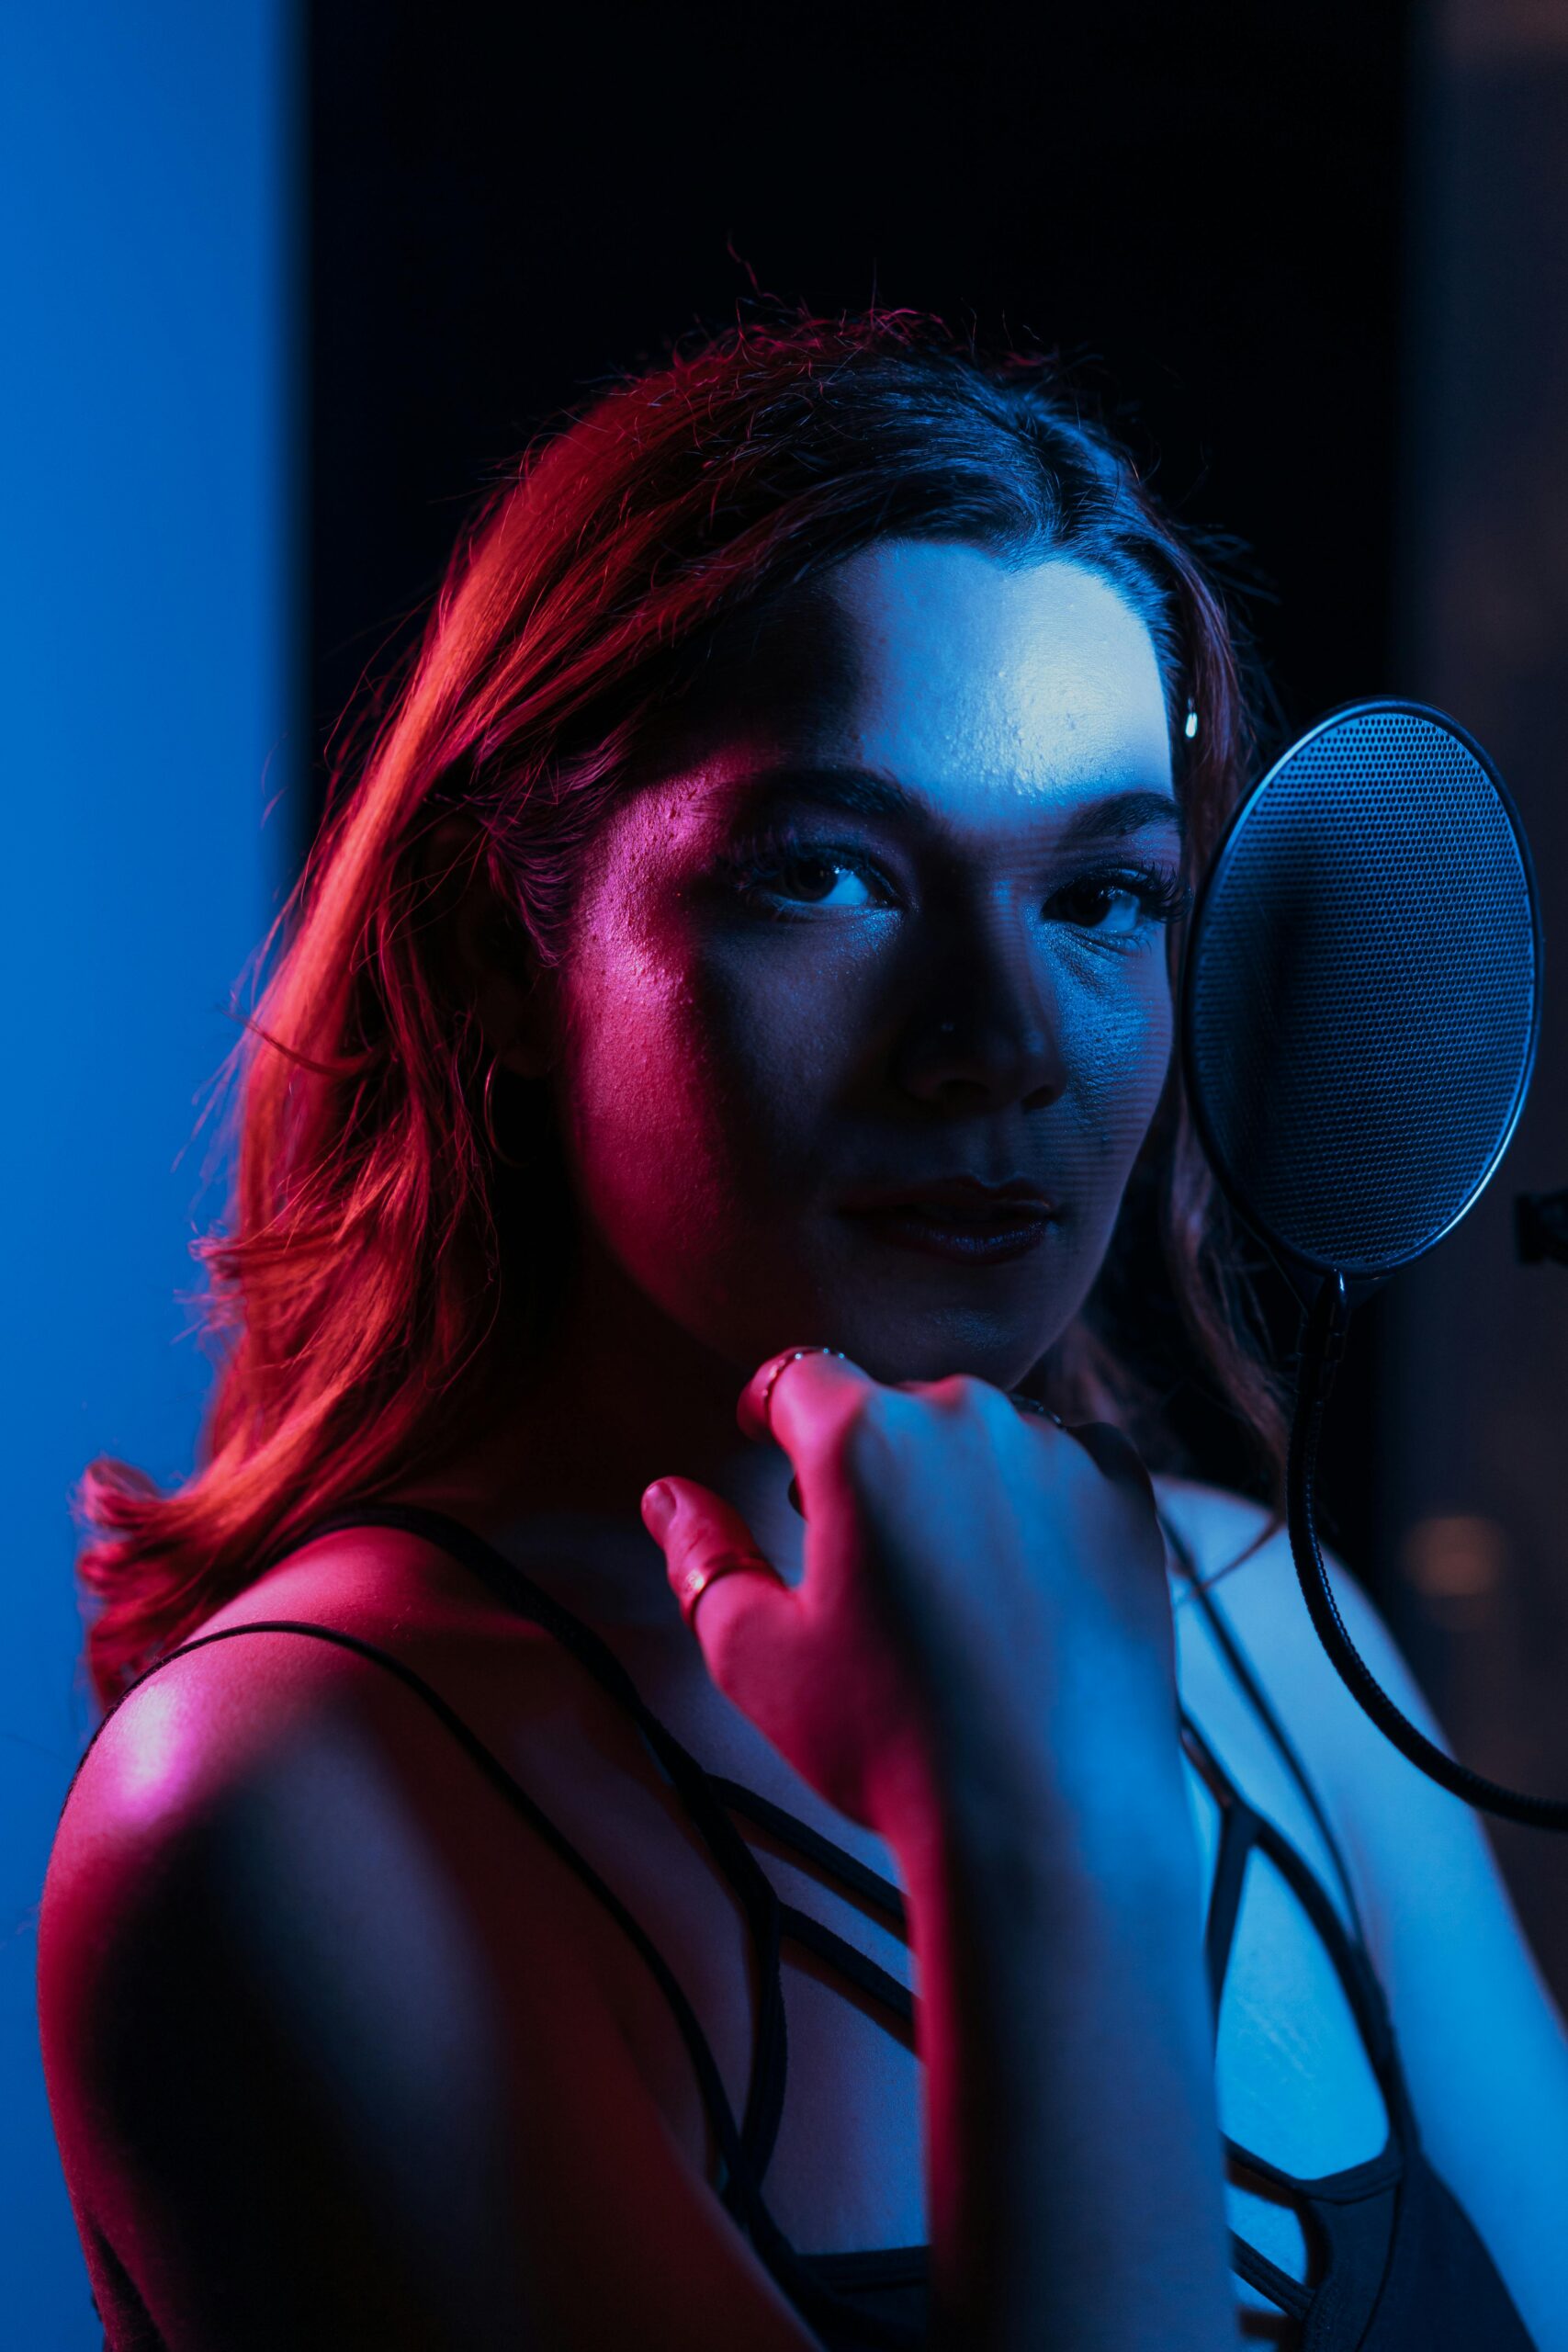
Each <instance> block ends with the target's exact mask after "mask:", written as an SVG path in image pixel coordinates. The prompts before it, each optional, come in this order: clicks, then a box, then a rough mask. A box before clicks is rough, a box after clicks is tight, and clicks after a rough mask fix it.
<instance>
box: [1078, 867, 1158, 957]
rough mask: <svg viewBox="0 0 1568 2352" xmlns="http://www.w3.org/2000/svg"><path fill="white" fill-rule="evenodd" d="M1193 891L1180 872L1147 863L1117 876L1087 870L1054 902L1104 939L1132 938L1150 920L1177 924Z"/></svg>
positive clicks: (1088, 929)
mask: <svg viewBox="0 0 1568 2352" xmlns="http://www.w3.org/2000/svg"><path fill="white" fill-rule="evenodd" d="M1189 897H1190V893H1189V892H1188V891H1187V890H1185V889H1184V888H1182V886H1181V882H1180V878H1179V876H1177V875H1175V874H1172V873H1169V872H1168V871H1167V870H1165V869H1164V868H1163V867H1158V866H1145V867H1139V868H1137V869H1135V870H1133V871H1128V872H1122V873H1115V874H1086V875H1083V876H1080V877H1079V878H1078V880H1077V881H1076V882H1069V883H1068V884H1066V887H1065V888H1062V889H1060V890H1058V891H1057V892H1056V894H1055V897H1054V898H1053V899H1052V900H1051V908H1052V910H1054V911H1055V912H1057V913H1059V914H1060V915H1062V916H1063V917H1064V918H1065V919H1066V922H1070V923H1072V924H1073V925H1074V926H1075V927H1076V928H1077V929H1078V930H1080V931H1088V932H1092V933H1094V934H1095V935H1096V937H1098V938H1100V939H1108V940H1109V939H1132V938H1134V937H1135V936H1136V935H1137V933H1139V932H1141V931H1142V930H1143V929H1144V927H1145V924H1149V923H1169V922H1176V921H1178V919H1179V917H1180V916H1181V915H1183V914H1184V913H1185V912H1186V910H1187V906H1188V900H1189Z"/></svg>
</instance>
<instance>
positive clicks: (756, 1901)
mask: <svg viewBox="0 0 1568 2352" xmlns="http://www.w3.org/2000/svg"><path fill="white" fill-rule="evenodd" d="M367 1526H374V1527H389V1528H393V1529H398V1530H400V1531H401V1532H404V1533H407V1534H411V1535H418V1536H422V1537H423V1538H424V1539H425V1540H426V1541H427V1542H429V1543H432V1544H436V1545H438V1546H439V1547H440V1548H441V1549H442V1550H444V1551H446V1552H448V1553H450V1554H451V1555H452V1557H453V1558H454V1559H456V1560H457V1561H458V1562H460V1564H461V1565H462V1566H464V1567H466V1568H468V1570H469V1571H470V1572H471V1574H473V1575H474V1576H476V1577H479V1580H480V1581H481V1583H483V1584H484V1585H485V1586H486V1587H487V1589H489V1590H490V1591H491V1592H492V1593H493V1594H494V1595H495V1596H496V1598H497V1600H500V1601H502V1604H503V1605H504V1606H505V1607H507V1608H509V1609H510V1610H512V1611H513V1613H514V1614H515V1615H518V1616H521V1617H524V1618H525V1619H527V1620H528V1621H529V1622H530V1623H534V1624H536V1625H537V1626H538V1628H539V1629H540V1631H541V1632H542V1633H545V1634H549V1635H550V1637H551V1638H552V1640H554V1641H556V1642H558V1643H559V1645H560V1646H561V1647H562V1649H564V1650H566V1651H567V1652H568V1654H569V1655H570V1657H573V1658H575V1659H576V1660H577V1662H578V1664H579V1665H580V1666H581V1668H583V1669H584V1671H585V1672H586V1673H587V1674H589V1675H590V1676H591V1677H592V1679H593V1680H594V1681H595V1682H597V1683H598V1685H599V1686H600V1688H601V1689H602V1690H603V1691H604V1692H605V1693H606V1695H607V1696H608V1697H610V1698H611V1699H613V1700H614V1701H615V1702H616V1704H617V1705H619V1706H620V1707H622V1708H623V1709H624V1710H625V1712H626V1713H627V1714H628V1715H629V1716H630V1717H631V1719H632V1721H633V1722H634V1723H635V1724H637V1729H638V1731H639V1732H640V1733H641V1734H642V1736H643V1738H644V1740H645V1741H646V1742H647V1745H648V1747H649V1749H650V1750H651V1752H652V1754H653V1756H654V1757H655V1758H657V1760H658V1762H659V1764H660V1766H661V1767H662V1769H663V1770H664V1772H665V1774H666V1776H667V1778H668V1779H669V1781H670V1782H671V1786H672V1788H673V1789H674V1791H675V1792H676V1794H677V1795H678V1796H679V1797H680V1799H681V1801H682V1804H684V1806H685V1808H686V1810H687V1812H688V1813H689V1815H691V1818H692V1821H693V1823H694V1826H695V1827H696V1830H697V1834H698V1835H699V1837H700V1838H702V1840H703V1842H704V1844H705V1846H706V1847H707V1849H708V1851H709V1852H710V1853H711V1854H712V1856H713V1858H714V1860H715V1861H716V1863H717V1865H718V1867H719V1870H720V1871H721V1872H722V1873H723V1875H724V1877H725V1878H726V1879H727V1880H728V1883H729V1884H730V1886H731V1887H732V1888H733V1889H734V1892H735V1894H737V1896H738V1897H739V1901H740V1904H741V1906H742V1908H743V1910H744V1912H745V1914H746V1918H747V1922H748V1925H749V1928H750V1934H751V1939H752V1945H753V1949H754V1951H755V1954H756V1962H757V1988H756V1990H757V2015H756V2025H755V2031H754V2036H753V2046H752V2058H751V2079H750V2085H749V2086H748V2089H747V2096H746V2110H745V2114H744V2117H743V2119H742V2121H741V2127H740V2137H741V2144H742V2146H743V2147H744V2149H745V2151H746V2154H747V2157H748V2159H749V2162H750V2168H751V2172H752V2174H753V2177H755V2178H756V2179H758V2180H760V2179H761V2176H762V2175H763V2173H765V2172H766V2170H767V2168H768V2162H769V2159H770V2157H771V2156H772V2154H773V2145H774V2143H775V2141H776V2140H777V2138H778V2130H779V2121H780V2118H781V2117H782V2115H783V2113H784V2080H785V2074H786V2070H787V2063H788V2052H787V2041H786V2029H785V2023H784V1987H783V1985H782V1982H781V1979H780V1974H779V1932H780V1905H779V1898H778V1894H777V1891H776V1889H775V1888H774V1886H773V1881H772V1880H771V1879H770V1878H769V1876H768V1874H767V1872H766V1871H764V1870H763V1869H762V1868H761V1864H760V1863H759V1862H758V1860H757V1859H756V1857H755V1855H754V1854H753V1853H752V1851H751V1849H750V1846H748V1844H747V1843H746V1840H745V1838H742V1837H741V1835H740V1833H739V1830H738V1829H737V1828H736V1826H735V1825H734V1823H733V1822H732V1821H731V1820H730V1818H729V1815H728V1813H727V1812H726V1811H725V1809H724V1807H723V1805H722V1804H719V1803H718V1802H717V1800H716V1796H715V1794H714V1792H713V1784H712V1782H711V1781H710V1780H709V1778H708V1776H707V1774H706V1773H705V1771H704V1770H703V1768H702V1766H701V1765H700V1764H699V1763H698V1762H697V1760H696V1758H695V1757H694V1756H693V1755H691V1754H690V1753H689V1751H688V1750H687V1749H686V1748H685V1747H682V1744H681V1742H680V1741H679V1740H678V1739H677V1738H676V1736H675V1735H674V1733H673V1732H671V1731H670V1730H669V1729H668V1728H667V1727H666V1726H665V1724H662V1723H660V1720H659V1717H658V1716H657V1715H656V1714H655V1713H653V1711H652V1709H651V1708H650V1707H649V1705H648V1704H647V1703H646V1702H645V1701H644V1699H643V1697H642V1695H641V1693H640V1691H638V1690H637V1685H636V1684H635V1683H634V1682H633V1680H632V1679H631V1676H630V1675H629V1674H628V1673H627V1672H626V1668H625V1667H624V1666H623V1665H622V1663H621V1661H620V1659H619V1658H618V1657H616V1656H615V1651H614V1650H613V1649H612V1648H611V1647H610V1645H609V1644H608V1643H607V1642H606V1641H605V1640H604V1638H603V1636H602V1635H600V1634H596V1633H595V1632H594V1631H593V1629H592V1626H591V1625H587V1624H584V1623H583V1621H582V1620H581V1618H580V1617H576V1616H574V1615H573V1614H572V1612H571V1611H570V1609H567V1608H565V1607H563V1605H562V1604H561V1603H560V1602H559V1601H558V1600H555V1599H553V1598H552V1596H551V1595H550V1594H549V1593H547V1592H546V1591H545V1590H544V1589H543V1588H542V1587H541V1586H539V1585H537V1584H536V1583H535V1582H534V1580H533V1578H532V1577H530V1576H528V1575H527V1574H526V1573H525V1571H524V1570H523V1569H522V1568H520V1567H518V1566H516V1564H515V1563H514V1562H513V1561H511V1560H509V1559H508V1558H507V1557H506V1555H505V1554H504V1553H503V1552H501V1551H498V1550H497V1548H496V1546H495V1545H494V1544H491V1543H488V1542H487V1541H486V1539H485V1538H484V1537H483V1536H482V1535H478V1534H476V1533H475V1532H474V1531H473V1529H472V1528H469V1527H465V1526H464V1525H463V1523H462V1521H459V1520H455V1519H449V1518H448V1517H447V1516H446V1512H444V1511H435V1510H425V1509H423V1508H422V1507H419V1506H415V1505H413V1504H392V1503H388V1504H379V1505H372V1506H369V1507H367V1508H366V1509H363V1510H355V1511H351V1512H344V1514H343V1515H342V1516H341V1517H339V1518H337V1519H333V1520H327V1521H322V1522H321V1524H320V1525H318V1526H317V1527H315V1528H313V1529H312V1531H311V1539H310V1540H311V1541H312V1542H314V1541H315V1539H316V1538H317V1537H318V1536H321V1535H330V1534H338V1533H344V1532H348V1531H350V1530H352V1529H354V1528H357V1527H367Z"/></svg>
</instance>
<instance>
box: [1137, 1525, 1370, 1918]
mask: <svg viewBox="0 0 1568 2352" xmlns="http://www.w3.org/2000/svg"><path fill="white" fill-rule="evenodd" d="M1159 1523H1160V1526H1161V1528H1162V1529H1163V1530H1164V1532H1165V1538H1166V1541H1167V1543H1168V1544H1169V1546H1170V1548H1171V1551H1172V1553H1173V1554H1174V1555H1175V1557H1176V1560H1177V1562H1178V1565H1179V1567H1180V1569H1181V1572H1182V1575H1183V1576H1184V1577H1185V1578H1186V1581H1187V1584H1188V1588H1189V1589H1190V1592H1191V1594H1192V1597H1193V1599H1194V1600H1196V1601H1197V1603H1198V1606H1199V1608H1200V1609H1201V1611H1202V1612H1203V1618H1204V1622H1205V1623H1206V1624H1207V1626H1208V1628H1209V1631H1210V1632H1211V1633H1212V1634H1213V1637H1214V1641H1215V1643H1216V1645H1217V1646H1218V1648H1219V1652H1220V1655H1221V1657H1223V1658H1224V1662H1225V1665H1226V1668H1228V1670H1229V1672H1230V1674H1231V1676H1232V1678H1233V1679H1234V1680H1235V1684H1236V1687H1237V1689H1238V1690H1239V1691H1241V1693H1242V1695H1243V1696H1244V1698H1245V1699H1246V1700H1247V1704H1248V1705H1249V1706H1250V1707H1251V1709H1252V1711H1253V1713H1254V1714H1256V1716H1257V1717H1258V1722H1259V1723H1260V1724H1262V1726H1263V1728H1264V1730H1265V1732H1266V1733H1267V1734H1268V1736H1269V1739H1270V1740H1271V1741H1272V1742H1273V1744H1274V1746H1275V1747H1276V1748H1277V1749H1278V1750H1279V1752H1280V1758H1281V1759H1282V1761H1283V1763H1284V1766H1285V1769H1286V1770H1287V1771H1288V1772H1289V1773H1290V1775H1291V1778H1292V1780H1293V1781H1294V1782H1295V1784H1296V1786H1297V1788H1298V1789H1299V1790H1300V1792H1301V1794H1302V1799H1303V1803H1304V1804H1305V1805H1306V1808H1307V1811H1308V1812H1309V1813H1310V1814H1311V1815H1312V1817H1313V1820H1314V1823H1315V1825H1316V1827H1317V1831H1318V1834H1319V1836H1320V1837H1321V1838H1322V1839H1323V1843H1324V1847H1325V1851H1326V1852H1327V1855H1328V1858H1329V1860H1330V1861H1331V1862H1332V1863H1333V1865H1334V1872H1335V1876H1336V1877H1337V1880H1338V1882H1339V1885H1340V1889H1341V1891H1342V1893H1343V1894H1344V1896H1345V1907H1346V1909H1347V1911H1348V1913H1349V1916H1350V1920H1351V1924H1352V1926H1353V1927H1354V1928H1355V1931H1356V1936H1357V1939H1358V1940H1359V1942H1362V1943H1364V1942H1365V1940H1366V1934H1365V1929H1364V1928H1363V1925H1362V1921H1361V1913H1360V1906H1359V1904H1358V1903H1357V1900H1356V1889H1355V1886H1354V1885H1353V1883H1351V1878H1350V1872H1349V1869H1348V1865H1347V1863H1346V1860H1345V1856H1344V1852H1343V1849H1341V1847H1340V1843H1339V1840H1338V1838H1337V1837H1336V1835H1335V1832H1334V1826H1333V1824H1332V1823H1331V1822H1330V1820H1329V1818H1328V1814H1327V1810H1326V1808H1325V1805H1324V1804H1323V1801H1322V1799H1321V1798H1320V1797H1319V1795H1318V1793H1317V1791H1316V1789H1315V1788H1314V1786H1313V1783H1312V1780H1311V1777H1310V1775H1309V1774H1308V1772H1307V1769H1306V1767H1305V1765H1304V1764H1303V1762H1302V1759H1301V1757H1300V1755H1299V1754H1298V1753H1297V1750H1296V1747H1295V1743H1294V1741H1293V1740H1292V1739H1291V1738H1290V1737H1289V1736H1287V1734H1286V1731H1285V1727H1284V1725H1283V1724H1281V1722H1280V1717H1279V1713H1278V1711H1277V1710H1276V1709H1275V1707H1274V1706H1273V1705H1272V1704H1271V1702H1270V1701H1269V1697H1268V1695H1267V1693H1266V1692H1265V1691H1264V1690H1263V1687H1262V1685H1261V1684H1260V1683H1259V1681H1258V1677H1257V1676H1256V1675H1255V1674H1254V1673H1253V1671H1252V1668H1251V1667H1250V1666H1249V1665H1248V1664H1247V1658H1246V1657H1245V1655H1244V1653H1243V1651H1242V1647H1241V1644H1240V1643H1239V1642H1238V1641H1237V1639H1236V1636H1235V1630H1234V1628H1233V1627H1232V1625H1231V1624H1230V1623H1229V1620H1228V1619H1227V1618H1226V1616H1225V1613H1224V1610H1223V1609H1222V1608H1221V1607H1220V1604H1219V1602H1218V1601H1217V1600H1215V1599H1214V1596H1213V1593H1212V1592H1211V1591H1210V1590H1209V1588H1208V1585H1207V1584H1206V1583H1205V1582H1204V1580H1203V1577H1202V1576H1201V1574H1200V1572H1199V1568H1198V1563H1197V1562H1196V1560H1195V1559H1194V1558H1193V1556H1192V1553H1191V1550H1190V1546H1189V1545H1188V1544H1187V1543H1186V1542H1185V1540H1184V1539H1183V1537H1182V1536H1181V1535H1180V1534H1179V1532H1178V1530H1177V1529H1176V1527H1175V1525H1174V1524H1173V1523H1172V1521H1170V1520H1169V1519H1168V1518H1167V1517H1166V1516H1165V1514H1164V1513H1163V1512H1161V1513H1160V1515H1159Z"/></svg>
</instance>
